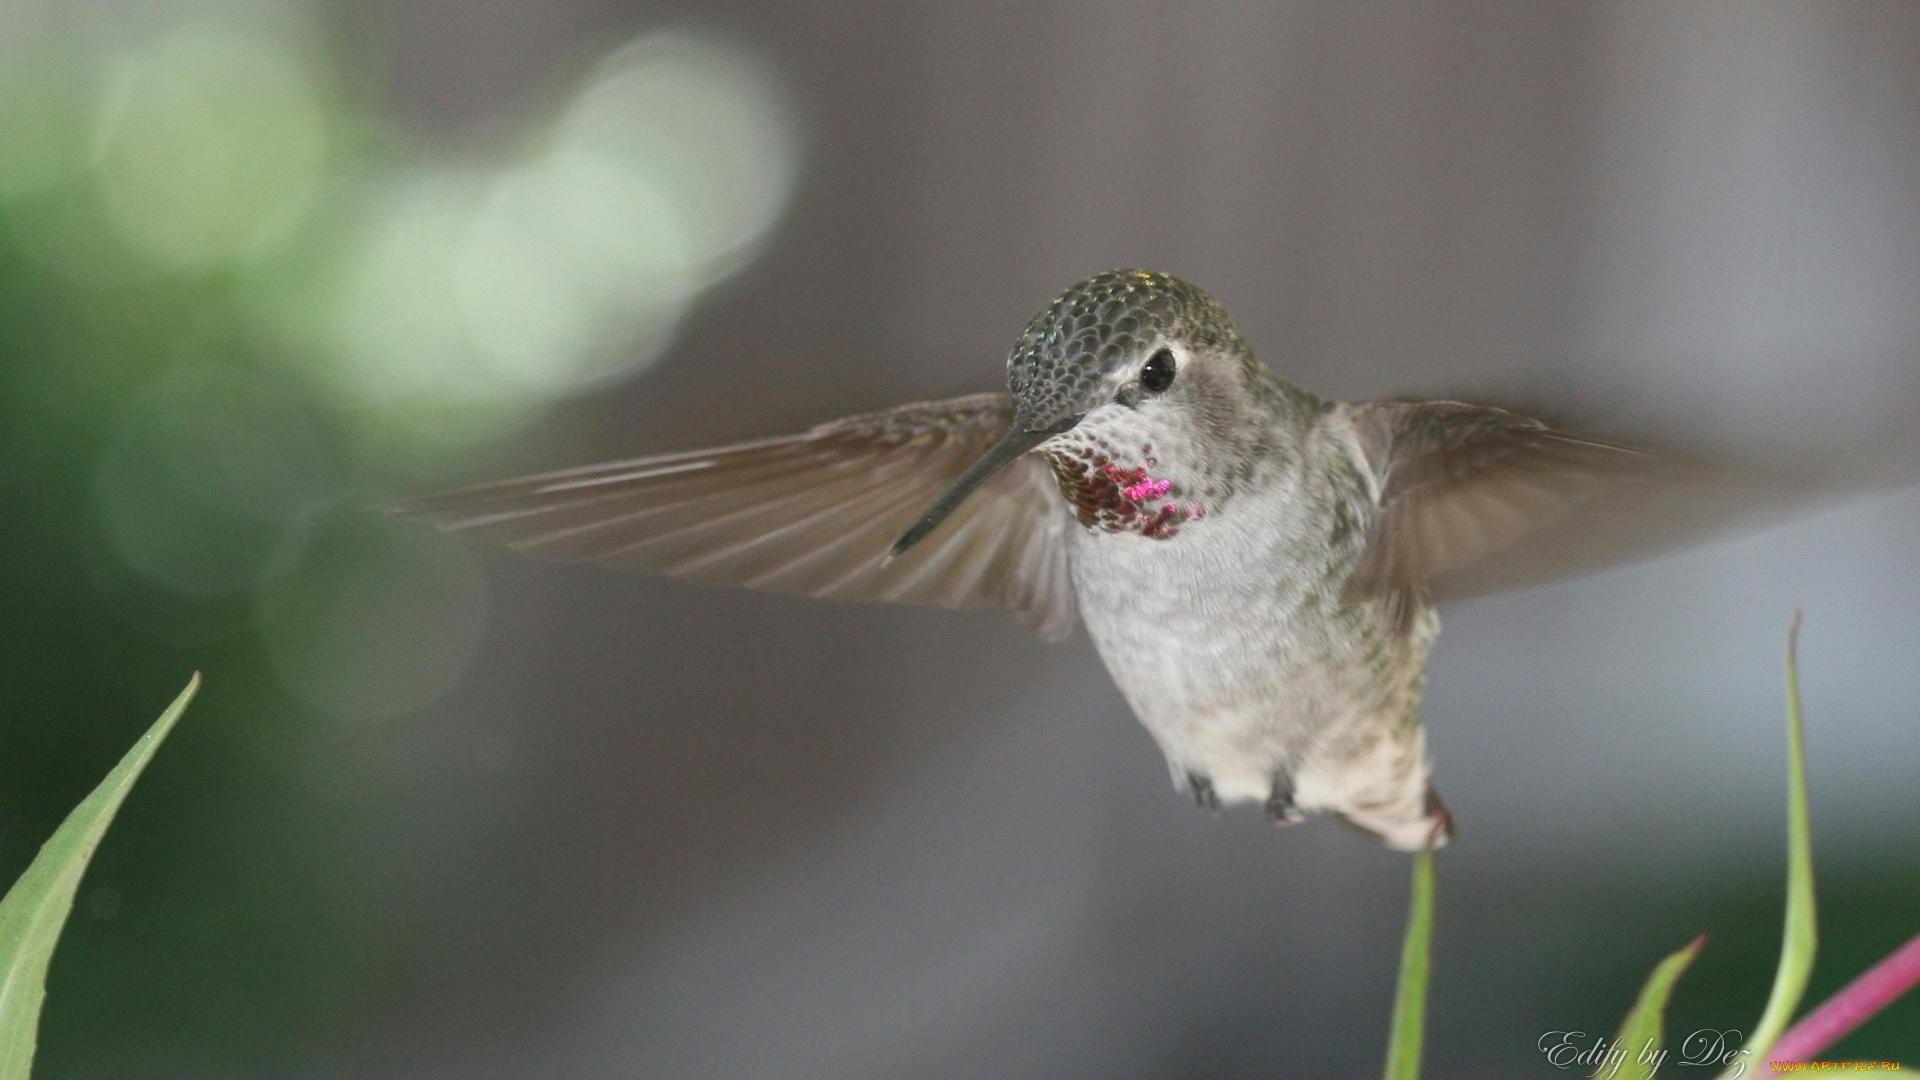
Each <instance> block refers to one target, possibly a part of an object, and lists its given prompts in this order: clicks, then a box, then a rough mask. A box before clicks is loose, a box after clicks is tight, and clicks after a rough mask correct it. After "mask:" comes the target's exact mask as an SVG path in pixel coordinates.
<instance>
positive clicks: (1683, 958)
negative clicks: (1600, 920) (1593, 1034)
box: [1613, 934, 1707, 1080]
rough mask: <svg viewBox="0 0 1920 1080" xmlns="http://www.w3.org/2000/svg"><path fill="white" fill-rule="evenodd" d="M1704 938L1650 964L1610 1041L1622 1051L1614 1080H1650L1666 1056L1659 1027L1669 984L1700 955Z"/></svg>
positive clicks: (1668, 993) (1671, 986) (1664, 1044)
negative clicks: (1651, 965)
mask: <svg viewBox="0 0 1920 1080" xmlns="http://www.w3.org/2000/svg"><path fill="white" fill-rule="evenodd" d="M1706 940H1707V935H1705V934H1701V935H1700V936H1699V937H1697V938H1694V939H1693V941H1692V942H1691V943H1690V944H1689V945H1687V947H1686V948H1684V949H1681V950H1680V951H1679V952H1676V953H1674V954H1673V955H1672V956H1669V957H1667V958H1666V959H1665V960H1662V961H1660V963H1658V964H1656V965H1654V969H1653V974H1651V975H1649V976H1647V985H1645V986H1643V987H1641V988H1640V997H1639V999H1638V1000H1636V1001H1635V1002H1634V1003H1633V1010H1632V1011H1631V1012H1629V1013H1627V1019H1626V1020H1625V1022H1623V1023H1622V1024H1621V1025H1620V1034H1619V1035H1618V1036H1617V1037H1616V1038H1615V1039H1614V1040H1613V1044H1614V1046H1615V1047H1617V1048H1619V1049H1620V1050H1622V1051H1624V1052H1625V1054H1626V1056H1625V1057H1624V1058H1622V1059H1621V1064H1620V1071H1618V1072H1616V1073H1614V1074H1613V1075H1614V1077H1615V1078H1616V1080H1653V1073H1654V1070H1655V1069H1658V1068H1659V1067H1660V1062H1661V1060H1662V1059H1663V1058H1665V1057H1666V1054H1665V1053H1664V1052H1663V1051H1664V1049H1665V1047H1666V1045H1667V1044H1666V1036H1665V1035H1664V1034H1663V1032H1662V1031H1661V1026H1662V1024H1663V1023H1664V1022H1665V1020H1666V1015H1667V999H1668V998H1669V997H1672V996H1673V984H1675V983H1677V982H1679V981H1680V976H1681V974H1682V973H1683V972H1685V971H1686V970H1687V965H1688V964H1691V963H1693V958H1694V957H1696V956H1698V955H1700V946H1701V945H1703V944H1705V943H1706Z"/></svg>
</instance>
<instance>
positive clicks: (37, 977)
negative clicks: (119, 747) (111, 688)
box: [0, 672, 200, 1080]
mask: <svg viewBox="0 0 1920 1080" xmlns="http://www.w3.org/2000/svg"><path fill="white" fill-rule="evenodd" d="M199 688H200V675H199V673H198V672H196V673H195V674H194V676H193V678H192V679H191V680H189V681H188V683H187V688H186V689H185V690H182V691H180V696H179V697H177V698H175V699H173V704H172V705H169V706H167V711H166V712H164V713H162V714H161V715H160V719H159V720H156V721H155V722H154V725H153V726H152V727H150V728H148V729H147V733H146V734H145V735H142V736H141V737H140V741H139V742H136V743H134V744H133V749H131V750H129V751H127V756H125V757H123V758H121V759H120V764H118V765H115V766H114V767H113V771H112V772H110V773H108V774H107V778H106V779H105V780H102V781H100V786H99V787H97V788H94V789H93V794H91V795H88V796H87V797H86V799H85V800H84V801H82V802H81V803H80V805H79V806H77V807H75V808H74V810H73V813H71V814H68V815H67V820H65V821H63V822H61V823H60V828H59V829H57V830H55V831H54V834H53V837H52V838H51V839H49V840H48V841H47V842H46V843H45V844H43V845H41V848H40V854H39V855H38V856H37V857H36V858H35V859H34V860H33V865H32V866H29V867H27V872H26V873H24V874H22V875H20V880H19V881H16V882H14V884H13V889H12V890H11V891H9V892H8V893H7V897H6V899H5V900H0V1080H27V1075H28V1073H29V1072H31V1071H32V1069H33V1050H34V1043H35V1040H36V1039H37V1038H38V1033H39V1028H40V1002H41V1000H42V999H43V998H45V997H46V993H47V962H48V961H49V960H51V959H52V958H53V947H54V945H55V944H57V943H58V942H59V940H60V929H61V927H63V926H65V925H66V922H67V913H68V912H69V911H71V910H72V909H73V894H74V892H75V891H76V890H77V889H79V887H80V876H81V875H82V874H84V873H86V872H87V862H88V861H89V860H90V859H92V858H93V851H94V849H95V848H96V847H99V846H100V837H101V836H102V835H104V834H105V833H106V831H107V826H108V825H109V824H110V823H112V821H113V815H114V813H115V812H116V811H118V810H119V809H120V803H121V801H122V800H124V799H125V798H126V797H127V791H128V789H130V788H132V787H133V782H134V781H135V780H137V779H139V778H140V771H141V770H142V769H144V768H146V767H147V762H148V760H150V759H151V758H152V757H153V752H154V751H155V750H156V749H158V748H159V746H160V740H162V739H164V738H166V737H167V732H168V731H170V730H172V729H173V725H174V721H176V720H179V719H180V714H181V713H182V712H184V711H186V708H187V702H189V701H192V700H193V694H194V691H196V690H198V689H199Z"/></svg>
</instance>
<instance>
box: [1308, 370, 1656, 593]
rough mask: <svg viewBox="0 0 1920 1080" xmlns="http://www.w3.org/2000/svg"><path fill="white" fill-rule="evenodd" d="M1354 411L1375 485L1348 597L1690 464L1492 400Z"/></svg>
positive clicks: (1425, 576)
mask: <svg viewBox="0 0 1920 1080" xmlns="http://www.w3.org/2000/svg"><path fill="white" fill-rule="evenodd" d="M1347 417H1348V421H1349V422H1350V423H1351V425H1352V431H1353V435H1354V443H1355V445H1356V447H1357V449H1358V452H1359V455H1360V457H1361V458H1362V459H1363V461H1364V464H1365V467H1366V468H1367V469H1369V470H1370V471H1371V472H1372V474H1373V476H1374V478H1375V481H1376V484H1377V489H1378V491H1379V493H1380V494H1379V497H1378V500H1377V505H1376V507H1375V513H1374V516H1373V520H1372V523H1371V525H1370V526H1369V528H1368V530H1367V538H1366V546H1365V549H1364V551H1363V554H1362V556H1361V559H1360V562H1359V564H1358V566H1357V567H1356V568H1355V570H1354V572H1353V575H1352V576H1351V577H1350V578H1349V579H1348V583H1347V587H1346V595H1347V596H1348V598H1349V599H1364V598H1367V597H1373V596H1381V595H1386V594H1388V593H1392V592H1396V591H1400V590H1409V589H1421V588H1426V587H1427V586H1428V585H1429V584H1430V583H1432V582H1434V580H1435V579H1436V578H1441V577H1443V576H1444V575H1447V574H1449V573H1452V572H1455V571H1461V570H1465V569H1466V568H1468V567H1472V566H1474V565H1476V564H1478V563H1480V562H1481V561H1482V560H1484V559H1486V558H1487V556H1489V555H1491V554H1493V553H1494V552H1496V551H1501V550H1504V549H1507V548H1509V547H1511V546H1513V545H1514V544H1516V543H1518V542H1519V541H1521V540H1522V538H1524V537H1526V536H1528V535H1529V534H1531V533H1534V532H1535V531H1536V530H1540V529H1543V528H1546V527H1547V526H1550V525H1553V524H1555V523H1557V522H1560V521H1562V520H1563V519H1566V518H1567V517H1568V516H1569V515H1570V514H1572V513H1573V512H1574V511H1575V510H1577V509H1579V508H1580V507H1582V506H1583V505H1585V504H1588V503H1590V502H1592V501H1593V500H1596V499H1599V498H1601V497H1602V496H1606V495H1609V494H1612V493H1613V492H1615V491H1618V490H1620V489H1622V488H1624V487H1628V486H1631V485H1636V484H1642V483H1647V482H1650V481H1653V480H1655V479H1659V478H1666V479H1677V478H1679V477H1680V476H1681V475H1682V474H1683V473H1684V471H1685V470H1683V469H1681V468H1680V467H1679V466H1678V465H1677V464H1676V463H1674V462H1670V461H1665V460H1663V459H1660V458H1657V457H1655V456H1654V455H1651V454H1648V453H1646V452H1644V451H1640V450H1636V449H1633V448H1631V447H1626V446H1621V445H1617V444H1614V443H1609V442H1603V441H1600V440H1596V439H1587V438H1580V437H1577V436H1574V435H1569V434H1567V433H1565V432H1561V431H1555V430H1553V429H1552V428H1549V427H1548V426H1547V425H1545V424H1543V423H1541V422H1540V421H1538V420H1534V419H1531V418H1529V417H1525V416H1520V415H1518V414H1516V413H1510V412H1507V411H1506V410H1504V409H1495V408H1491V407H1487V406H1480V405H1465V404H1461V403H1459V402H1454V401H1428V402H1375V403H1369V404H1364V405H1356V406H1353V407H1351V409H1350V410H1349V411H1348V413H1347Z"/></svg>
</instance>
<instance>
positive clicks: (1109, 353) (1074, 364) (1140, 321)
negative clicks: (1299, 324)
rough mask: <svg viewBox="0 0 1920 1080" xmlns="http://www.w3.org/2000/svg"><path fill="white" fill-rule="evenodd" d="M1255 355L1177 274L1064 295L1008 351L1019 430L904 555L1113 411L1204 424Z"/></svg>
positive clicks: (936, 512)
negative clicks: (1053, 446)
mask: <svg viewBox="0 0 1920 1080" xmlns="http://www.w3.org/2000/svg"><path fill="white" fill-rule="evenodd" d="M1254 370H1255V367H1254V361H1253V355H1252V353H1251V352H1249V351H1248V349H1247V347H1246V345H1245V344H1244V343H1243V342H1241V340H1240V335H1239V334H1238V333H1237V332H1236V331H1235V330H1234V329H1233V324H1232V323H1231V322H1230V321H1228V319H1227V313H1226V312H1225V311H1224V310H1223V309H1222V308H1221V307H1220V305H1219V304H1218V303H1216V302H1215V301H1214V299H1213V298H1212V297H1210V296H1208V295H1207V294H1206V293H1204V292H1201V291H1200V290H1199V289H1198V288H1196V287H1195V286H1193V285H1191V284H1189V283H1188V282H1185V281H1182V280H1181V279H1179V278H1177V277H1174V276H1173V275H1171V274H1156V273H1151V272H1149V271H1146V270H1109V271H1107V272H1105V273H1102V274H1095V275H1094V276H1092V277H1090V278H1088V279H1087V280H1085V281H1082V282H1081V283H1080V284H1078V285H1075V286H1074V287H1073V288H1071V289H1068V290H1067V291H1066V292H1064V293H1062V294H1060V296H1059V297H1058V298H1056V299H1055V300H1054V301H1053V303H1051V304H1048V305H1047V307H1046V308H1045V310H1043V311H1041V312H1040V314H1038V315H1035V316H1034V317H1033V321H1032V322H1029V323H1028V324H1027V329H1026V331H1025V332H1024V333H1022V334H1021V335H1020V340H1019V341H1016V342H1015V343H1014V346H1013V351H1012V352H1010V353H1009V354H1008V355H1007V389H1009V390H1010V391H1012V392H1013V401H1014V418H1013V426H1012V427H1011V428H1010V429H1008V431H1007V434H1006V435H1005V436H1004V437H1002V438H1001V439H1000V441H999V442H997V443H995V444H994V445H993V447H991V448H990V449H989V450H988V451H987V452H986V453H985V454H982V455H981V456H980V459H979V460H978V461H976V462H974V463H973V466H972V467H971V468H969V469H968V470H967V471H966V472H965V473H964V474H962V475H961V477H960V478H959V479H958V480H956V481H954V483H953V484H952V486H950V487H949V488H948V489H947V490H946V492H945V493H943V494H942V495H941V496H940V498H938V499H937V500H935V501H934V504H933V505H932V506H931V507H929V508H928V510H927V512H926V513H925V514H923V515H921V517H920V519H919V520H918V521H916V522H915V523H914V524H913V526H912V527H911V528H909V529H908V530H907V531H906V532H905V533H902V534H901V536H900V539H899V540H897V541H895V542H894V545H893V552H894V554H899V553H900V552H902V551H905V550H906V549H907V548H909V547H911V546H913V545H914V544H915V543H918V542H919V540H920V539H921V538H922V537H924V536H925V535H927V534H928V533H929V532H932V531H933V529H934V527H935V526H937V525H939V524H940V522H941V521H942V520H944V519H945V518H946V517H947V515H948V514H950V513H952V512H953V510H954V508H955V507H957V506H959V505H960V503H961V502H962V501H964V500H965V499H966V497H967V496H968V495H970V494H972V493H973V491H974V489H976V488H978V487H979V486H980V485H981V484H983V483H985V482H986V481H987V480H988V479H989V478H991V477H992V476H993V475H994V474H995V473H997V472H999V471H1000V470H1001V469H1003V468H1005V467H1006V466H1007V465H1009V464H1011V463H1012V462H1013V461H1015V460H1017V459H1018V458H1019V457H1020V456H1021V455H1023V454H1025V453H1026V452H1027V451H1029V450H1032V449H1034V448H1035V447H1037V446H1039V445H1040V444H1041V443H1044V442H1046V441H1047V440H1049V439H1052V438H1054V437H1056V436H1059V435H1063V434H1065V433H1066V432H1068V431H1071V430H1072V429H1073V428H1074V427H1076V426H1077V425H1079V424H1080V422H1081V421H1082V420H1085V419H1086V418H1087V417H1088V416H1089V415H1090V414H1093V413H1096V412H1101V411H1104V410H1106V409H1107V407H1108V406H1116V407H1118V408H1121V409H1124V410H1127V411H1129V412H1133V411H1141V412H1145V411H1149V410H1151V411H1154V412H1162V411H1165V412H1167V413H1168V414H1169V417H1172V416H1174V415H1175V414H1177V415H1179V416H1182V417H1186V418H1188V419H1196V420H1197V419H1201V418H1203V417H1205V416H1206V415H1208V414H1209V413H1213V412H1217V411H1218V408H1217V407H1218V406H1219V405H1220V404H1222V403H1224V402H1226V401H1228V400H1229V395H1234V393H1235V391H1237V390H1238V389H1239V387H1241V386H1242V385H1243V380H1245V379H1247V378H1249V377H1251V373H1252V372H1253V371H1254Z"/></svg>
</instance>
